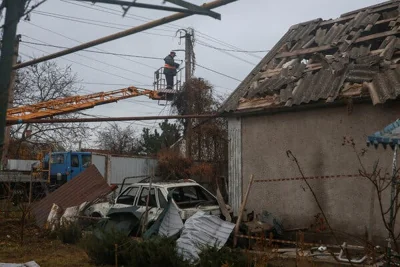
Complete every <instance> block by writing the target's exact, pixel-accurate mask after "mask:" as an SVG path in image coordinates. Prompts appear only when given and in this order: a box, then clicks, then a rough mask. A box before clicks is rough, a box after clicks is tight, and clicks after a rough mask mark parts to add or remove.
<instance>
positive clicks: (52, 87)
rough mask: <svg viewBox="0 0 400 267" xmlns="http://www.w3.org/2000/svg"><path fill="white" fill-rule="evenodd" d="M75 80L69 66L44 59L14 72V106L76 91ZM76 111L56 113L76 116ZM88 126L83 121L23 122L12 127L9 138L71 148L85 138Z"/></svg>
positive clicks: (58, 97)
mask: <svg viewBox="0 0 400 267" xmlns="http://www.w3.org/2000/svg"><path fill="white" fill-rule="evenodd" d="M77 81H78V79H77V75H76V74H74V73H73V72H72V70H71V68H70V67H67V68H61V67H59V66H57V64H56V63H54V62H44V63H41V64H38V65H33V66H30V67H27V68H24V69H22V70H20V71H18V72H17V77H16V82H15V88H14V101H13V103H14V106H24V105H29V104H35V103H39V102H43V101H49V100H55V99H60V98H64V97H68V96H72V95H77V94H79V92H80V90H81V88H80V87H77V86H76V83H77ZM78 116H79V115H78V114H77V113H69V114H64V115H59V116H58V117H60V118H75V117H78ZM89 130H90V128H89V126H88V125H87V124H84V123H54V124H22V125H16V126H13V127H12V129H11V138H12V141H13V142H15V143H17V145H18V144H19V145H18V146H20V145H21V144H22V143H29V144H30V145H31V146H33V147H35V144H53V147H55V148H70V147H71V146H72V145H74V143H75V142H77V140H82V139H86V138H87V137H88V136H89V133H90V131H89Z"/></svg>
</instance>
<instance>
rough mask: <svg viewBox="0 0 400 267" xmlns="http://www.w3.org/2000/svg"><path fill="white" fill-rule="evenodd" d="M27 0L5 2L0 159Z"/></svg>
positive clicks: (0, 71) (0, 72) (0, 75)
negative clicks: (13, 70) (15, 50)
mask: <svg viewBox="0 0 400 267" xmlns="http://www.w3.org/2000/svg"><path fill="white" fill-rule="evenodd" d="M25 3H26V0H3V3H2V4H4V6H5V8H6V16H5V21H4V27H3V41H2V47H1V58H0V159H2V158H3V156H2V154H3V146H4V134H5V129H6V118H7V107H8V100H9V99H8V88H9V86H10V80H11V72H12V66H13V58H14V44H15V37H16V34H17V25H18V22H19V20H20V18H21V16H22V15H23V13H24V7H25Z"/></svg>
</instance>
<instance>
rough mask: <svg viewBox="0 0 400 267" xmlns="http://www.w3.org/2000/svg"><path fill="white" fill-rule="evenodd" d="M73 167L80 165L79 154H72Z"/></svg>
mask: <svg viewBox="0 0 400 267" xmlns="http://www.w3.org/2000/svg"><path fill="white" fill-rule="evenodd" d="M71 167H79V157H78V155H72V156H71Z"/></svg>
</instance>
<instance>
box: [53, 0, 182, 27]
mask: <svg viewBox="0 0 400 267" xmlns="http://www.w3.org/2000/svg"><path fill="white" fill-rule="evenodd" d="M60 1H61V2H64V3H67V4H72V5H76V6H81V7H85V8H88V9H92V10H97V11H100V12H103V13H108V14H112V15H116V16H119V17H121V12H120V11H118V10H116V9H113V8H111V7H103V6H100V5H97V6H96V7H94V6H93V5H91V4H89V3H81V4H78V3H75V1H67V0H60ZM124 17H125V18H130V19H133V20H137V21H142V22H149V21H151V20H153V19H151V18H148V17H144V16H139V15H132V14H129V13H127V14H125V16H124ZM163 27H165V28H170V29H171V28H172V29H174V31H173V32H175V31H176V30H177V29H179V28H182V27H181V26H178V25H176V24H173V23H170V24H169V25H164V26H163ZM158 30H160V31H169V32H172V31H171V30H166V29H158Z"/></svg>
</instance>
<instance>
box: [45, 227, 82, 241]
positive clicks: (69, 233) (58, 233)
mask: <svg viewBox="0 0 400 267" xmlns="http://www.w3.org/2000/svg"><path fill="white" fill-rule="evenodd" d="M48 237H49V238H51V239H58V240H60V241H61V242H63V243H65V244H76V243H78V242H79V240H81V238H82V228H81V227H80V225H79V224H77V223H73V222H72V223H64V224H63V225H59V226H58V227H57V228H56V229H55V230H54V231H50V232H48Z"/></svg>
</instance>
